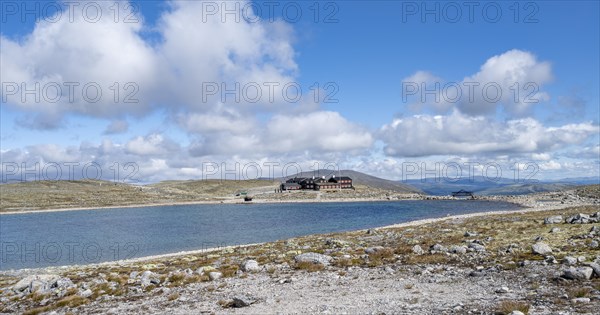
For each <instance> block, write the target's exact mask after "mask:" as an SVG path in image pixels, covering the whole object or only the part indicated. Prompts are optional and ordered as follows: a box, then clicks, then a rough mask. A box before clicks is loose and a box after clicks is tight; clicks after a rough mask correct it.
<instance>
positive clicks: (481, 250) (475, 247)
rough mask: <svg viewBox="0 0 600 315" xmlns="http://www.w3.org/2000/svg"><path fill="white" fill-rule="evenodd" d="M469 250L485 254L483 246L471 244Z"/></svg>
mask: <svg viewBox="0 0 600 315" xmlns="http://www.w3.org/2000/svg"><path fill="white" fill-rule="evenodd" d="M469 248H472V249H473V250H475V251H476V252H485V246H483V245H481V244H477V243H471V244H469Z"/></svg>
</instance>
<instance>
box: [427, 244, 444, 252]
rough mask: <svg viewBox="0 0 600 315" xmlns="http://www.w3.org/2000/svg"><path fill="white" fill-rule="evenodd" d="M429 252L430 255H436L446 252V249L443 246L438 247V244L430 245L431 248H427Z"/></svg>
mask: <svg viewBox="0 0 600 315" xmlns="http://www.w3.org/2000/svg"><path fill="white" fill-rule="evenodd" d="M429 250H430V251H431V252H432V253H436V252H437V253H445V252H447V251H448V249H447V248H446V247H444V246H443V245H440V244H434V245H431V247H429Z"/></svg>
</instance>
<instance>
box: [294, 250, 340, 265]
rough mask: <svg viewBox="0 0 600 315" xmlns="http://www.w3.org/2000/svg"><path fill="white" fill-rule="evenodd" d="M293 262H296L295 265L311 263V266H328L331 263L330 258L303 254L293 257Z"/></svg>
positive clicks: (315, 254) (316, 254) (321, 255)
mask: <svg viewBox="0 0 600 315" xmlns="http://www.w3.org/2000/svg"><path fill="white" fill-rule="evenodd" d="M294 260H295V261H296V263H300V262H311V263H313V264H321V265H325V266H328V265H329V262H330V261H331V256H327V255H323V254H318V253H304V254H300V255H297V256H296V257H294Z"/></svg>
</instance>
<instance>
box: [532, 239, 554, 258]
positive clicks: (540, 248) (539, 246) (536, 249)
mask: <svg viewBox="0 0 600 315" xmlns="http://www.w3.org/2000/svg"><path fill="white" fill-rule="evenodd" d="M531 252H532V253H534V254H538V255H546V254H550V253H552V248H550V246H549V245H548V244H546V243H543V242H538V243H535V244H533V245H532V246H531Z"/></svg>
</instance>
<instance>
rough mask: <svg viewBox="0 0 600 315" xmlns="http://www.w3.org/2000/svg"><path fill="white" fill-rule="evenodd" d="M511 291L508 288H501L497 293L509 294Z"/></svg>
mask: <svg viewBox="0 0 600 315" xmlns="http://www.w3.org/2000/svg"><path fill="white" fill-rule="evenodd" d="M509 292H510V289H509V288H508V287H501V288H500V289H498V290H496V293H500V294H502V293H509Z"/></svg>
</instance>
